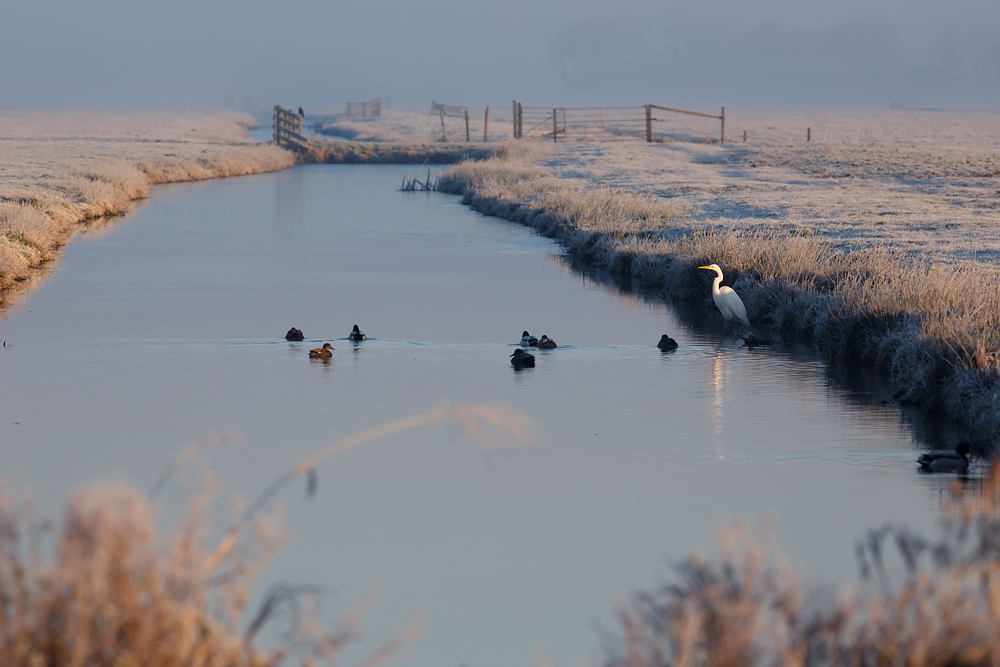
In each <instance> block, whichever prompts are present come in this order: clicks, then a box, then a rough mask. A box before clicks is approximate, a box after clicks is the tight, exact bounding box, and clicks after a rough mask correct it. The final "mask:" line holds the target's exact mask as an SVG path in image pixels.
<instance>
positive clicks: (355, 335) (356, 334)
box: [285, 324, 368, 359]
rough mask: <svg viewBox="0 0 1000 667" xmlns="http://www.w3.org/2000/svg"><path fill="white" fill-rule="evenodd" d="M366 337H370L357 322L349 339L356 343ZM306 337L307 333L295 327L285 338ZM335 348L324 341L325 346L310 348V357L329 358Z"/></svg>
mask: <svg viewBox="0 0 1000 667" xmlns="http://www.w3.org/2000/svg"><path fill="white" fill-rule="evenodd" d="M366 338H368V336H366V335H365V332H364V331H362V330H361V329H359V328H358V325H357V324H355V325H354V328H353V329H351V333H349V334H347V340H350V341H354V342H356V343H357V342H360V341H363V340H365V339H366ZM304 339H305V335H304V334H303V333H302V331H301V330H300V329H296V328H295V327H292V328H291V329H289V330H288V333H286V334H285V340H291V341H299V340H304ZM335 349H336V348H335V347H333V346H332V345H330V344H329V343H324V344H323V347H319V348H316V349H315V350H309V358H310V359H329V358H330V357H332V356H333V350H335Z"/></svg>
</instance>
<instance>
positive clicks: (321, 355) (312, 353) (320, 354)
mask: <svg viewBox="0 0 1000 667" xmlns="http://www.w3.org/2000/svg"><path fill="white" fill-rule="evenodd" d="M333 349H336V348H334V347H333V346H332V345H330V344H329V343H323V347H319V348H316V349H315V350H309V358H310V359H329V358H330V357H332V356H333V353H332V352H331V351H330V350H333Z"/></svg>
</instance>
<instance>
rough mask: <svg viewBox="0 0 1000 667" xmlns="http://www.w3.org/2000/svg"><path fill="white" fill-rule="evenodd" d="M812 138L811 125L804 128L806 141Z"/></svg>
mask: <svg viewBox="0 0 1000 667" xmlns="http://www.w3.org/2000/svg"><path fill="white" fill-rule="evenodd" d="M812 140H813V129H812V128H811V127H807V128H806V141H812Z"/></svg>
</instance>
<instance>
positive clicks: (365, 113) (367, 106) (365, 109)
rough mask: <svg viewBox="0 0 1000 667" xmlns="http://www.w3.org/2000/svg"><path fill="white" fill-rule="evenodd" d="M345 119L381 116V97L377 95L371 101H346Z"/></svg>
mask: <svg viewBox="0 0 1000 667" xmlns="http://www.w3.org/2000/svg"><path fill="white" fill-rule="evenodd" d="M344 116H346V120H355V119H358V118H381V117H382V98H381V97H378V98H376V99H374V100H372V101H371V102H348V103H347V107H346V108H345V110H344Z"/></svg>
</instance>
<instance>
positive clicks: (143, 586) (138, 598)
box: [0, 405, 531, 667]
mask: <svg viewBox="0 0 1000 667" xmlns="http://www.w3.org/2000/svg"><path fill="white" fill-rule="evenodd" d="M446 420H453V421H457V422H459V423H460V424H462V425H463V426H465V428H466V430H467V432H468V433H469V434H470V435H472V436H473V437H475V438H476V439H478V440H479V441H480V442H481V443H482V444H483V446H485V447H495V446H498V445H500V444H504V443H506V442H507V441H508V440H511V439H513V440H525V439H529V438H530V437H531V433H530V431H531V424H530V422H528V420H527V419H526V418H525V417H524V416H522V415H521V414H520V413H517V412H515V411H513V410H512V409H510V408H508V407H506V406H480V405H461V406H457V407H453V408H448V407H445V408H439V409H437V410H432V411H430V412H426V413H423V414H419V415H415V416H412V417H408V418H406V419H401V420H398V421H395V422H391V423H388V424H383V425H381V426H377V427H375V428H372V429H368V430H366V431H362V432H360V433H357V434H355V435H352V436H349V437H347V438H344V439H342V440H338V441H337V442H334V443H333V444H331V445H329V446H327V447H325V448H323V449H321V450H319V451H317V452H316V453H314V454H312V455H310V456H309V457H307V458H306V459H304V460H303V461H301V462H299V463H298V464H297V465H295V466H293V467H292V468H290V469H289V470H288V472H286V473H285V474H284V475H282V476H281V477H279V478H278V479H277V480H276V481H275V482H274V483H273V484H272V485H271V486H270V487H268V488H267V489H266V490H265V491H264V492H263V493H262V494H261V495H260V496H259V497H258V498H257V499H256V500H255V501H254V502H253V503H251V504H250V505H249V506H248V507H247V509H246V510H245V511H244V512H243V513H242V514H241V515H240V516H239V517H238V518H237V519H236V521H235V522H234V523H233V524H232V526H231V527H230V529H229V530H228V531H226V533H225V535H223V536H222V539H221V540H219V541H218V542H217V544H215V546H214V547H213V546H212V543H213V538H212V531H211V529H210V525H211V524H212V523H213V522H212V521H211V520H210V519H211V517H210V516H209V512H208V509H209V501H210V496H211V491H210V488H211V484H210V482H206V485H205V487H204V490H203V492H202V494H201V495H200V496H199V497H197V498H195V499H194V500H192V501H191V502H190V503H189V504H188V506H187V512H186V514H185V516H184V518H183V519H182V521H181V522H180V525H179V526H178V527H177V528H176V529H174V530H172V531H169V532H167V533H158V531H157V527H156V511H155V507H154V506H153V504H152V501H151V500H150V499H148V498H146V497H144V496H143V495H142V494H140V493H138V492H137V491H135V490H133V489H130V488H128V487H126V486H125V485H123V484H101V485H95V486H90V487H87V488H85V489H83V490H82V491H80V492H78V493H77V494H75V495H74V496H73V497H72V498H70V500H69V501H68V503H67V504H66V508H65V510H64V512H63V516H62V519H61V520H60V521H59V522H58V526H57V527H53V526H52V525H51V524H50V523H49V522H42V523H39V522H37V521H34V520H33V519H32V516H31V511H30V508H28V507H27V506H25V505H23V504H22V505H18V504H16V503H15V502H14V501H13V500H12V499H11V497H10V496H9V495H5V494H0V664H4V665H29V666H30V665H60V666H64V665H65V666H68V667H83V666H90V665H114V666H116V667H118V666H120V667H133V666H134V667H140V666H143V667H146V666H156V667H171V666H175V665H176V666H177V667H180V666H181V665H184V666H189V667H237V666H248V667H250V666H261V667H264V666H273V665H278V664H281V663H285V662H288V661H295V662H300V663H301V662H302V661H306V662H311V660H312V659H313V658H321V659H325V660H327V661H329V662H330V663H331V664H332V663H335V662H336V660H337V657H338V655H339V654H340V651H341V649H342V648H343V647H344V646H345V645H347V644H348V643H350V642H351V641H353V640H355V639H356V638H357V636H358V632H357V626H358V619H357V618H356V617H354V616H348V617H347V618H346V619H345V620H344V622H343V624H342V627H340V628H339V629H336V630H333V631H329V630H325V629H323V628H320V627H318V626H317V625H316V624H315V622H314V621H313V620H312V619H310V618H308V617H304V618H299V619H298V620H299V621H300V623H298V624H297V632H296V633H295V635H294V636H293V637H291V638H288V639H287V640H286V641H284V642H282V643H281V644H280V645H278V646H276V647H274V648H270V649H263V648H260V647H259V646H257V645H255V643H254V640H255V639H256V637H257V635H258V632H259V631H260V629H261V628H262V627H263V626H264V625H265V624H266V623H267V622H268V621H269V619H271V618H272V616H274V615H275V613H276V612H277V611H278V609H279V608H282V607H289V608H291V609H292V610H293V611H295V610H296V609H301V607H302V604H301V603H302V601H303V598H308V597H309V596H312V595H314V594H315V593H316V589H315V587H311V586H280V587H276V588H274V589H272V590H271V591H269V592H268V594H267V595H266V596H265V599H264V601H263V603H262V605H261V608H260V609H259V610H258V612H257V613H256V614H255V615H254V616H253V618H250V619H246V618H245V617H246V612H247V603H248V599H249V594H250V592H251V590H252V586H253V584H254V582H255V580H256V578H257V576H258V575H259V574H260V572H261V570H262V568H263V566H264V564H265V563H266V562H267V561H268V559H269V558H270V556H271V555H272V554H273V553H274V551H275V549H276V548H277V546H278V544H279V542H280V541H281V540H280V531H279V530H278V529H277V528H278V526H279V525H280V513H276V512H273V511H272V512H266V509H267V507H268V506H269V505H270V503H271V501H272V500H273V498H274V496H275V494H276V493H277V492H278V491H279V490H280V489H281V488H283V487H284V486H285V485H286V484H287V483H288V482H289V481H291V480H292V479H294V478H296V477H299V476H303V475H305V476H306V477H307V479H308V480H309V487H310V489H311V490H312V491H315V484H316V476H317V473H316V466H317V465H318V464H319V463H320V462H322V461H323V460H325V459H326V458H329V457H330V456H333V455H335V454H337V453H340V452H343V451H345V450H347V449H350V448H351V447H356V446H358V445H361V444H363V443H365V442H369V441H371V440H373V439H375V438H379V437H383V436H385V435H388V434H391V433H396V432H399V431H402V430H406V429H411V428H415V427H418V426H423V425H428V424H435V423H440V422H443V421H446ZM229 437H230V436H229V435H224V436H222V437H221V438H215V439H208V440H206V441H203V442H201V443H198V444H196V445H193V446H191V447H189V448H187V449H186V450H185V451H184V452H182V453H181V454H180V455H179V456H178V457H177V459H176V460H175V461H174V462H173V463H171V465H170V466H168V468H167V469H166V471H165V472H164V475H162V476H161V478H160V479H158V480H157V482H156V484H154V490H153V493H152V495H155V494H156V493H158V491H159V490H160V489H161V488H162V486H163V484H164V483H166V481H167V480H168V479H169V477H170V475H171V474H172V473H173V472H174V471H175V470H176V469H177V467H178V466H180V465H182V464H183V463H184V462H185V461H189V460H191V459H192V458H195V457H196V456H197V455H198V452H199V450H201V449H203V448H204V447H207V446H211V445H212V444H215V443H217V442H220V441H222V440H225V439H227V438H229ZM244 625H245V627H242V628H241V626H244ZM414 635H415V630H414V629H413V628H407V629H405V630H404V631H403V632H401V633H400V634H399V635H398V636H397V637H394V638H392V639H390V640H389V641H387V642H386V643H385V644H384V645H383V646H382V647H381V648H379V649H378V650H376V651H375V652H374V653H373V654H372V655H371V656H370V657H369V658H368V660H366V661H365V663H364V665H365V667H376V666H377V665H380V664H382V663H384V662H385V661H386V660H387V659H389V658H390V657H392V655H393V654H394V653H395V651H396V650H397V649H398V648H399V646H400V645H401V644H402V643H405V642H407V641H409V640H411V639H412V638H413V636H414Z"/></svg>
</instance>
